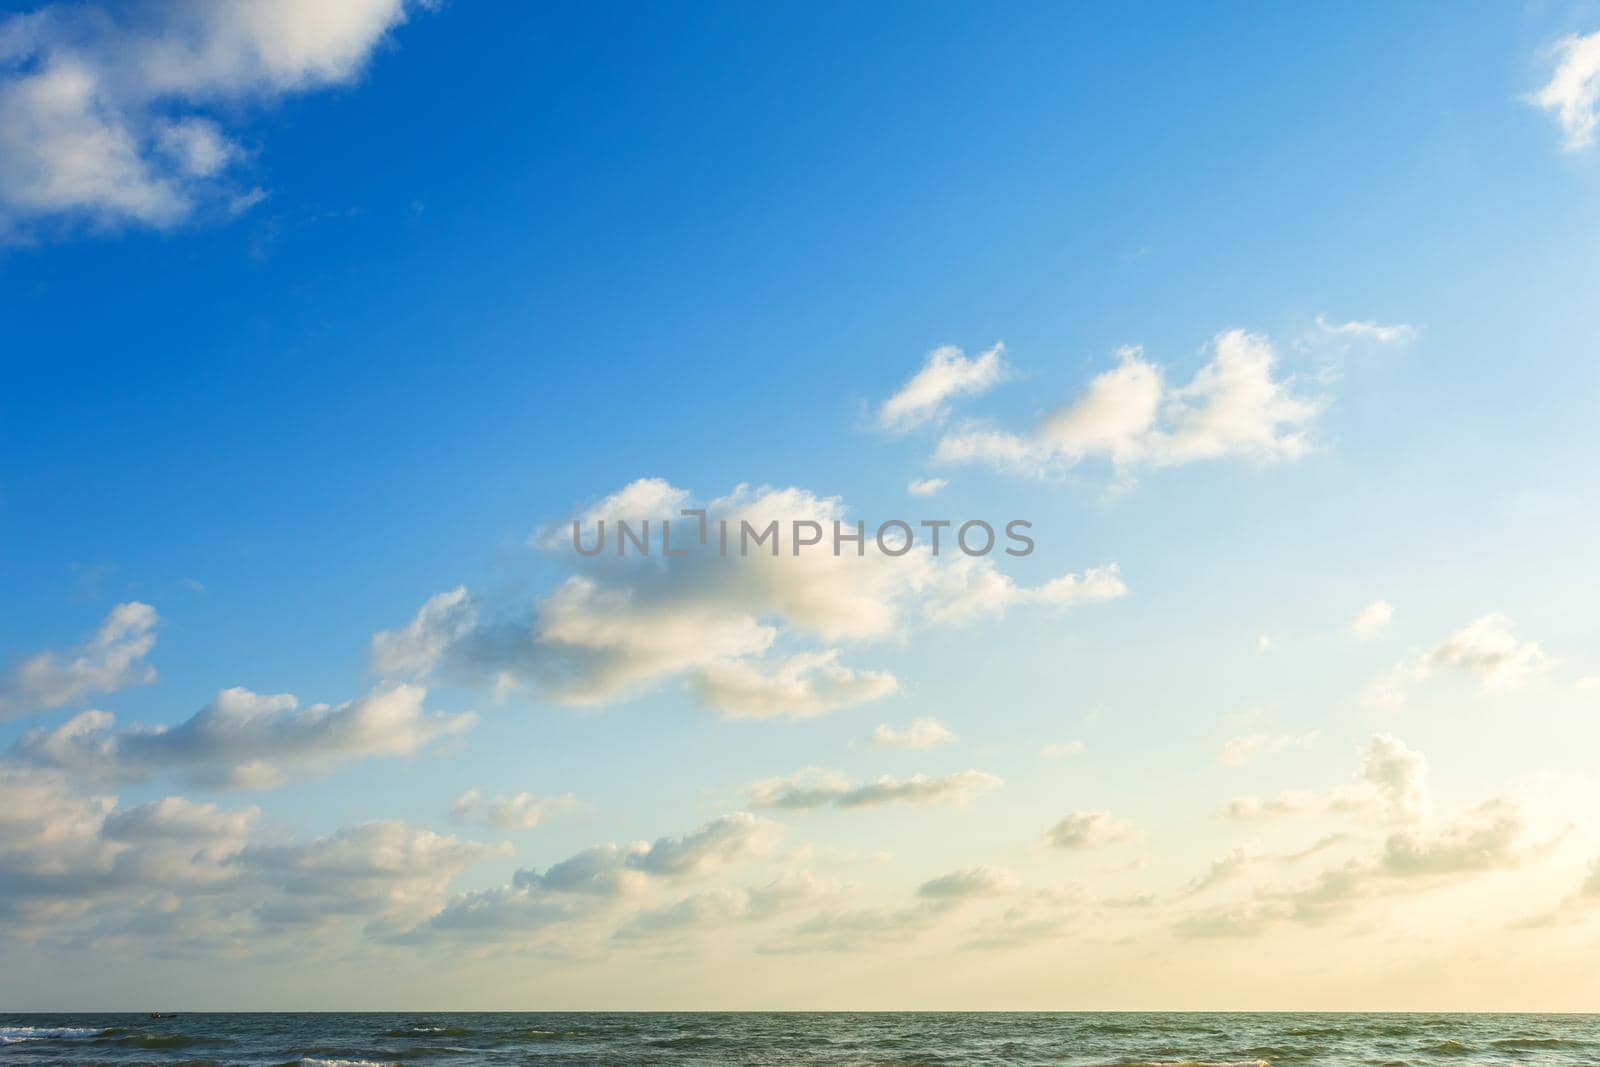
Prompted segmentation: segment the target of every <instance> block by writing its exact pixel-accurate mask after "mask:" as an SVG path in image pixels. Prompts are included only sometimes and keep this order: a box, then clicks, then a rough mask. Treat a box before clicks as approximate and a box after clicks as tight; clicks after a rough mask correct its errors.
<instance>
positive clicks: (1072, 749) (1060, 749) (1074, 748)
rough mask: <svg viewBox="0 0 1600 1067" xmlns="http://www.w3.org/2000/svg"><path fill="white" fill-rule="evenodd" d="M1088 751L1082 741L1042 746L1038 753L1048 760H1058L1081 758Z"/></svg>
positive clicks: (1058, 742) (1060, 742)
mask: <svg viewBox="0 0 1600 1067" xmlns="http://www.w3.org/2000/svg"><path fill="white" fill-rule="evenodd" d="M1088 750H1089V748H1088V746H1087V745H1085V744H1084V743H1083V742H1082V741H1055V742H1052V743H1050V744H1048V745H1046V746H1044V748H1042V749H1040V750H1039V753H1040V755H1043V756H1045V757H1047V758H1049V759H1058V758H1060V757H1061V756H1081V755H1083V754H1084V753H1085V752H1087V751H1088Z"/></svg>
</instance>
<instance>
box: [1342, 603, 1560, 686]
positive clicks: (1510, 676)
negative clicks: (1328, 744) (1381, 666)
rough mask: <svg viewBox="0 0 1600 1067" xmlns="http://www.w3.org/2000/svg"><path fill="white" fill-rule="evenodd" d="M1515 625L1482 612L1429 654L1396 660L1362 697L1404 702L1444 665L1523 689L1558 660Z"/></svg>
mask: <svg viewBox="0 0 1600 1067" xmlns="http://www.w3.org/2000/svg"><path fill="white" fill-rule="evenodd" d="M1380 603H1381V602H1380ZM1363 614H1364V613H1363ZM1515 626H1516V624H1515V623H1513V622H1512V621H1511V620H1510V619H1508V618H1507V617H1506V616H1504V615H1500V614H1498V613H1496V614H1489V615H1483V616H1480V617H1478V618H1476V619H1474V620H1472V621H1471V622H1470V623H1468V624H1467V625H1466V626H1464V627H1462V628H1461V629H1460V630H1457V631H1456V632H1455V633H1453V634H1451V635H1450V636H1449V637H1448V638H1446V639H1445V640H1444V641H1443V642H1442V643H1441V644H1440V645H1438V646H1437V647H1436V648H1434V649H1432V650H1431V651H1429V652H1428V653H1427V654H1425V655H1423V656H1420V657H1414V658H1412V659H1410V660H1409V661H1402V662H1400V663H1397V664H1396V665H1395V666H1394V667H1393V668H1391V669H1390V670H1389V671H1387V672H1385V673H1384V674H1383V675H1382V676H1381V677H1379V678H1377V679H1376V680H1374V681H1373V682H1372V683H1371V684H1370V685H1368V686H1367V688H1366V689H1365V690H1363V692H1362V694H1361V703H1362V704H1363V705H1364V706H1365V707H1369V708H1398V707H1402V706H1404V705H1405V703H1406V701H1407V700H1408V698H1409V692H1408V690H1409V687H1410V686H1411V685H1413V684H1414V683H1418V682H1425V681H1427V680H1428V679H1430V678H1432V677H1434V676H1435V675H1436V674H1438V673H1439V672H1440V671H1444V670H1450V671H1459V672H1461V673H1464V674H1469V675H1471V676H1473V677H1475V678H1476V679H1477V680H1478V685H1479V688H1481V689H1482V690H1483V691H1485V692H1493V691H1496V690H1510V689H1520V688H1521V687H1522V686H1524V685H1526V684H1527V683H1528V682H1530V681H1532V680H1533V679H1534V678H1536V677H1538V676H1539V675H1541V674H1544V673H1545V672H1547V671H1548V670H1549V669H1550V668H1551V667H1553V666H1555V664H1556V661H1555V660H1554V659H1552V658H1551V657H1550V656H1549V655H1547V654H1546V653H1545V651H1544V649H1542V648H1541V647H1539V643H1538V642H1537V641H1522V640H1520V639H1518V637H1517V635H1516V632H1515Z"/></svg>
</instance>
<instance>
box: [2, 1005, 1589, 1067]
mask: <svg viewBox="0 0 1600 1067" xmlns="http://www.w3.org/2000/svg"><path fill="white" fill-rule="evenodd" d="M0 1063H17V1064H23V1063H29V1064H41V1063H60V1064H189V1065H193V1067H201V1065H205V1064H235V1063H236V1064H305V1065H309V1067H321V1065H338V1067H360V1065H365V1064H391V1063H394V1064H420V1065H438V1067H454V1065H467V1064H512V1063H514V1064H548V1065H552V1067H553V1065H556V1064H571V1065H590V1064H596V1065H598V1064H605V1065H613V1064H614V1065H623V1064H628V1065H633V1064H660V1065H664V1067H667V1065H682V1067H695V1065H702V1064H753V1065H762V1064H766V1065H776V1064H822V1065H841V1067H842V1065H860V1067H866V1065H880V1067H889V1065H897V1067H901V1065H903V1067H916V1065H928V1067H936V1065H956V1064H1065V1065H1110V1064H1174V1065H1175V1064H1262V1063H1265V1064H1328V1065H1331V1067H1347V1065H1353V1064H1364V1065H1373V1067H1379V1065H1395V1067H1399V1065H1402V1064H1541V1065H1543V1064H1552V1065H1556V1064H1600V1016H1594V1015H1346V1014H1339V1015H1323V1014H1315V1015H1290V1014H1123V1013H1116V1014H958V1013H939V1014H913V1013H885V1014H837V1013H824V1014H671V1013H663V1014H654V1013H651V1014H594V1013H560V1014H557V1013H542V1012H539V1013H445V1014H418V1013H408V1014H377V1013H374V1014H332V1013H330V1014H304V1015H302V1014H248V1015H181V1016H179V1017H178V1018H174V1019H150V1018H147V1017H145V1016H142V1015H0Z"/></svg>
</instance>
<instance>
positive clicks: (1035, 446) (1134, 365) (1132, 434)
mask: <svg viewBox="0 0 1600 1067" xmlns="http://www.w3.org/2000/svg"><path fill="white" fill-rule="evenodd" d="M1210 355H1211V358H1210V360H1209V361H1208V362H1207V363H1206V364H1205V365H1204V366H1202V367H1201V368H1200V369H1199V371H1197V372H1196V373H1195V375H1194V377H1193V378H1192V379H1191V380H1190V381H1189V383H1188V384H1187V385H1183V386H1172V385H1169V384H1168V383H1167V381H1166V376H1165V372H1164V371H1163V370H1162V368H1161V367H1159V366H1158V365H1156V364H1154V363H1152V362H1150V361H1149V360H1147V359H1146V358H1145V356H1144V351H1143V350H1142V349H1140V348H1137V347H1127V348H1123V349H1120V350H1118V353H1117V358H1118V364H1117V366H1116V367H1115V368H1113V369H1112V370H1109V371H1106V372H1104V373H1102V374H1100V375H1098V376H1097V377H1096V378H1094V379H1093V380H1092V381H1091V382H1090V383H1089V386H1088V388H1087V389H1086V390H1085V391H1084V394H1083V395H1082V396H1081V397H1079V398H1078V399H1077V400H1075V401H1073V402H1072V403H1070V404H1068V405H1067V406H1065V407H1062V408H1060V409H1058V410H1056V411H1054V412H1052V413H1050V414H1049V415H1047V416H1046V417H1045V418H1044V419H1042V420H1041V421H1040V422H1039V423H1038V424H1037V425H1036V426H1035V427H1034V428H1033V429H1032V430H1031V431H1029V432H1028V433H1026V434H1020V435H1019V434H1016V433H1011V432H1008V431H1003V430H994V429H986V428H982V427H977V426H967V427H963V428H961V429H958V430H956V431H954V432H951V433H947V434H946V435H945V436H944V437H943V438H942V439H941V440H940V442H939V445H938V449H937V451H936V458H937V459H938V460H940V461H942V462H946V463H967V462H977V463H986V464H989V465H991V466H995V467H999V468H1002V469H1009V470H1013V471H1016V472H1019V473H1026V474H1044V473H1048V472H1051V471H1059V470H1064V469H1067V468H1070V467H1073V466H1075V465H1077V464H1078V463H1081V462H1083V461H1084V460H1086V459H1092V458H1103V459H1106V460H1108V461H1109V462H1110V463H1111V464H1112V465H1113V466H1114V467H1116V468H1117V469H1119V470H1122V471H1129V470H1132V469H1135V468H1137V467H1139V466H1157V467H1160V466H1176V465H1180V464H1185V463H1192V462H1196V461H1199V460H1207V459H1218V458H1222V457H1225V456H1242V457H1245V458H1249V459H1255V460H1261V461H1271V460H1288V459H1295V458H1298V457H1299V456H1301V455H1303V454H1305V453H1306V452H1307V451H1308V450H1309V448H1310V439H1309V432H1310V426H1311V423H1312V421H1313V420H1314V419H1315V417H1316V416H1317V414H1318V413H1319V411H1320V410H1321V406H1322V405H1321V402H1320V401H1317V400H1313V399H1306V398H1303V397H1299V396H1296V395H1295V394H1294V393H1293V392H1292V391H1291V389H1290V385H1289V383H1288V382H1287V381H1285V380H1283V379H1280V378H1278V377H1276V376H1275V371H1276V368H1277V364H1278V356H1277V352H1276V351H1275V350H1274V349H1273V347H1272V345H1271V343H1270V342H1268V341H1267V340H1266V338H1264V337H1261V336H1259V335H1256V334H1250V333H1246V332H1244V331H1243V330H1229V331H1226V332H1224V333H1221V334H1218V335H1217V336H1216V337H1215V338H1214V339H1213V340H1212V343H1211V346H1210Z"/></svg>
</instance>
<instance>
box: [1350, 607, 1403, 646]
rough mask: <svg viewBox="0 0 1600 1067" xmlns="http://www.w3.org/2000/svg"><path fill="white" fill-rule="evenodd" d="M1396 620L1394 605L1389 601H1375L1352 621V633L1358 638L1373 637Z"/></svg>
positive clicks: (1357, 613) (1359, 612)
mask: <svg viewBox="0 0 1600 1067" xmlns="http://www.w3.org/2000/svg"><path fill="white" fill-rule="evenodd" d="M1393 619H1394V605H1393V604H1391V603H1389V602H1388V601H1387V600H1374V601H1373V602H1372V603H1370V604H1368V605H1367V606H1366V607H1364V608H1362V609H1361V610H1360V611H1358V612H1356V614H1355V617H1354V618H1352V619H1351V620H1350V632H1351V633H1353V634H1355V635H1356V636H1357V637H1372V636H1374V635H1376V634H1378V633H1380V632H1382V631H1383V630H1384V629H1385V628H1387V627H1388V625H1389V623H1390V622H1391V621H1392V620H1393Z"/></svg>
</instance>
